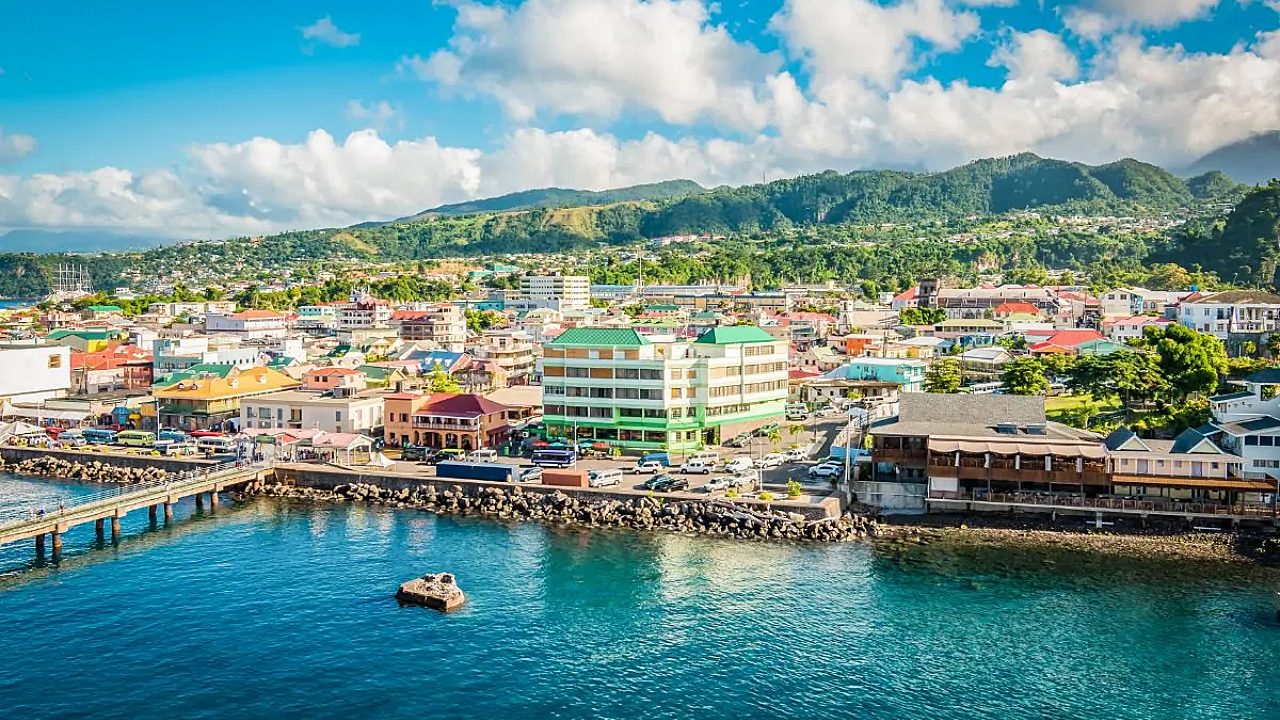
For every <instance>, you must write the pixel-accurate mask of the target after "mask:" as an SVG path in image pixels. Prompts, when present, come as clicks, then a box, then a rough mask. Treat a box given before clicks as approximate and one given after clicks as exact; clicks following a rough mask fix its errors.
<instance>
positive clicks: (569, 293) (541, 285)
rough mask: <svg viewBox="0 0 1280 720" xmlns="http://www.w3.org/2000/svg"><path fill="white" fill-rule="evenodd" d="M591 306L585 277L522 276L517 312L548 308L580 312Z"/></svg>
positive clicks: (589, 284)
mask: <svg viewBox="0 0 1280 720" xmlns="http://www.w3.org/2000/svg"><path fill="white" fill-rule="evenodd" d="M590 306H591V280H590V278H588V277H587V276H586V275H524V276H521V278H520V296H519V298H518V299H517V300H516V302H515V303H514V304H512V307H514V308H515V309H517V310H533V309H537V308H550V309H552V310H560V311H563V310H575V309H576V310H581V309H583V308H587V307H590Z"/></svg>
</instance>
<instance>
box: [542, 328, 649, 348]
mask: <svg viewBox="0 0 1280 720" xmlns="http://www.w3.org/2000/svg"><path fill="white" fill-rule="evenodd" d="M547 345H548V346H552V347H555V346H558V345H607V346H611V347H640V346H642V345H652V343H650V342H649V340H648V338H646V337H644V336H643V335H641V334H640V333H638V332H636V331H635V329H634V328H590V327H586V328H569V329H568V330H565V331H564V332H562V333H560V335H559V336H557V337H556V339H554V340H552V341H551V342H548V343H547Z"/></svg>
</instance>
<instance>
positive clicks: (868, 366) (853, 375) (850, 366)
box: [823, 357, 929, 392]
mask: <svg viewBox="0 0 1280 720" xmlns="http://www.w3.org/2000/svg"><path fill="white" fill-rule="evenodd" d="M928 368H929V364H928V363H926V362H924V361H923V360H915V359H910V358H878V357H860V358H850V360H849V361H848V362H847V363H846V364H845V365H844V366H843V367H840V368H836V369H835V370H832V371H830V372H827V373H824V374H823V377H824V378H826V379H829V380H870V381H874V382H878V383H890V384H893V385H896V386H897V387H898V389H899V390H900V391H901V392H924V376H925V372H926V371H927V370H928Z"/></svg>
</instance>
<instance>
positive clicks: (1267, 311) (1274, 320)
mask: <svg viewBox="0 0 1280 720" xmlns="http://www.w3.org/2000/svg"><path fill="white" fill-rule="evenodd" d="M1178 322H1180V323H1182V324H1183V325H1185V326H1186V327H1189V328H1191V329H1192V330H1198V331H1200V332H1202V333H1208V334H1210V335H1213V336H1215V337H1217V338H1218V339H1219V340H1224V341H1226V340H1234V339H1253V340H1255V341H1257V340H1262V339H1264V337H1265V336H1266V335H1269V334H1271V333H1273V332H1275V331H1276V330H1277V329H1280V295H1276V294H1274V293H1269V292H1263V291H1261V290H1227V291H1224V292H1220V293H1214V294H1213V295H1208V296H1205V297H1199V298H1195V299H1188V300H1184V301H1183V302H1182V303H1181V305H1180V306H1179V308H1178Z"/></svg>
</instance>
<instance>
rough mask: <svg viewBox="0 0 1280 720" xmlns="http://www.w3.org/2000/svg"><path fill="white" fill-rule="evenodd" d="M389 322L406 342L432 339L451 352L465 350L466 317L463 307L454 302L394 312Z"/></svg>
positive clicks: (430, 340) (441, 347)
mask: <svg viewBox="0 0 1280 720" xmlns="http://www.w3.org/2000/svg"><path fill="white" fill-rule="evenodd" d="M390 323H391V325H392V326H393V327H395V328H396V334H397V335H398V336H399V337H400V339H401V340H404V341H406V342H416V341H428V342H433V343H435V344H436V345H437V346H439V347H440V349H442V350H448V351H450V352H462V350H463V347H464V346H465V345H466V342H467V319H466V317H464V316H463V313H462V308H459V307H458V306H457V305H453V304H451V303H435V304H430V305H421V306H419V307H417V308H415V309H410V310H397V311H395V312H393V313H392V314H391V319H390Z"/></svg>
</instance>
